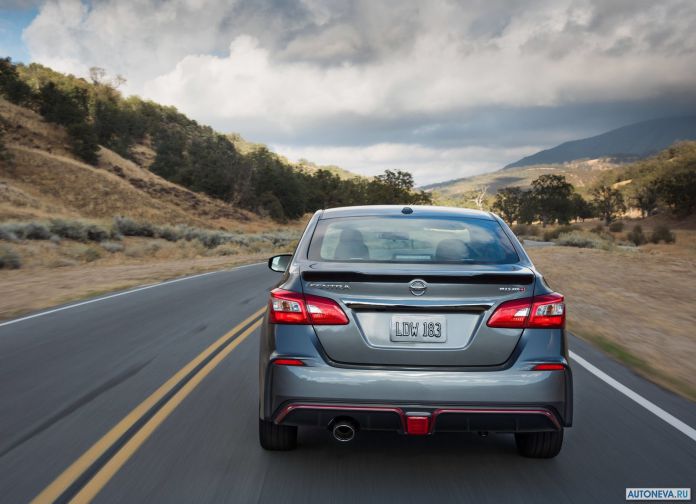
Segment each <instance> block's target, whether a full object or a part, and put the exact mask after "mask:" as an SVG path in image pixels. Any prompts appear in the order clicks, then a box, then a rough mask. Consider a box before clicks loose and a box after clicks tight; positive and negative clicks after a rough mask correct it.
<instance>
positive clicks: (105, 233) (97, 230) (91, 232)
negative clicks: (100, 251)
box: [85, 224, 111, 242]
mask: <svg viewBox="0 0 696 504" xmlns="http://www.w3.org/2000/svg"><path fill="white" fill-rule="evenodd" d="M85 231H86V233H87V239H88V240H90V241H95V242H103V241H105V240H108V239H109V237H110V236H111V232H110V231H109V230H108V229H106V228H103V227H102V226H98V225H96V224H89V225H88V226H87V228H86V230H85Z"/></svg>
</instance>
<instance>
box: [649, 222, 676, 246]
mask: <svg viewBox="0 0 696 504" xmlns="http://www.w3.org/2000/svg"><path fill="white" fill-rule="evenodd" d="M650 241H651V242H653V243H660V242H661V241H664V242H665V243H674V242H675V241H677V237H676V236H675V235H674V233H673V232H672V231H671V230H670V229H669V228H668V227H667V226H657V227H656V228H655V229H653V232H652V235H650Z"/></svg>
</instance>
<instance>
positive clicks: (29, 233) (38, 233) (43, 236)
mask: <svg viewBox="0 0 696 504" xmlns="http://www.w3.org/2000/svg"><path fill="white" fill-rule="evenodd" d="M24 237H25V238H26V239H28V240H49V239H50V238H51V232H50V231H49V230H48V228H47V227H46V226H45V225H43V224H41V223H36V222H29V223H27V224H25V226H24Z"/></svg>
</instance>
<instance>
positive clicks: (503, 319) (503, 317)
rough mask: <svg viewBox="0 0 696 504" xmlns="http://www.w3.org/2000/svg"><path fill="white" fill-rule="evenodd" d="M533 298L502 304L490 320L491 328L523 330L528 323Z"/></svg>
mask: <svg viewBox="0 0 696 504" xmlns="http://www.w3.org/2000/svg"><path fill="white" fill-rule="evenodd" d="M531 306H532V298H524V299H513V300H512V301H506V302H504V303H502V304H501V305H500V306H498V308H497V309H496V310H495V311H494V312H493V315H491V318H490V319H488V326H489V327H510V328H518V327H519V328H522V327H525V324H526V323H527V318H528V317H529V309H530V308H531Z"/></svg>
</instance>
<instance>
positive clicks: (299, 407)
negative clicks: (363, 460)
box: [274, 403, 562, 434]
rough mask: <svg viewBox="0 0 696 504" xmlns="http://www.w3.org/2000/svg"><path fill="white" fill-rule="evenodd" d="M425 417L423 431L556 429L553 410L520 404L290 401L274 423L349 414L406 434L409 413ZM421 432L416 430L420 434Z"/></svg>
mask: <svg viewBox="0 0 696 504" xmlns="http://www.w3.org/2000/svg"><path fill="white" fill-rule="evenodd" d="M412 416H413V417H415V416H417V417H419V418H421V419H422V418H423V417H425V418H427V424H428V427H427V432H426V433H427V434H433V433H434V432H480V431H486V432H540V431H554V430H555V431H557V430H560V429H561V428H562V427H561V423H560V419H559V418H558V416H557V414H556V413H554V412H553V411H551V410H549V409H547V408H543V407H538V408H520V407H497V408H493V407H432V406H430V407H424V406H394V405H365V404H362V405H360V404H318V403H290V404H287V405H285V406H284V407H282V408H281V409H280V410H279V411H278V413H277V414H276V415H275V418H274V421H275V422H276V423H278V424H284V425H297V426H312V427H326V426H330V425H331V423H332V422H333V421H334V420H336V419H338V418H342V419H345V418H350V419H351V420H353V421H354V422H356V423H357V425H358V428H360V429H364V430H391V431H397V432H401V433H406V434H410V433H412V429H410V428H409V422H408V419H409V417H412ZM423 433H424V432H418V434H423Z"/></svg>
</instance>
